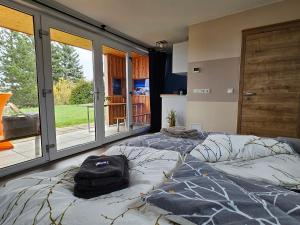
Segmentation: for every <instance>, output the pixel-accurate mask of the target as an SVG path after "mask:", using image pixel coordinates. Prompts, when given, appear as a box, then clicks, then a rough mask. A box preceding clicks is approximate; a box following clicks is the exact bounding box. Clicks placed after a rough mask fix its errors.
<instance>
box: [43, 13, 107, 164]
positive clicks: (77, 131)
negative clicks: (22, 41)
mask: <svg viewBox="0 0 300 225" xmlns="http://www.w3.org/2000/svg"><path fill="white" fill-rule="evenodd" d="M42 28H43V46H44V58H46V59H47V61H48V62H49V64H48V65H47V66H46V67H47V71H45V73H46V77H47V80H46V86H47V87H48V89H47V91H46V92H47V94H48V96H49V106H50V110H49V116H48V122H49V124H50V126H49V130H51V131H50V138H49V142H50V143H49V146H50V150H51V151H50V157H51V158H52V159H54V158H59V157H62V156H66V155H70V154H72V153H75V152H80V151H84V150H86V149H90V148H93V147H96V146H99V145H101V134H100V133H99V131H100V129H99V126H97V124H100V123H96V121H97V120H98V117H99V118H100V117H101V116H100V115H101V114H102V112H101V109H100V107H99V106H100V96H99V91H98V87H99V86H100V84H99V81H100V79H97V77H99V76H100V75H99V72H98V73H95V72H96V71H95V68H96V67H95V66H94V63H93V62H94V58H95V56H96V55H95V54H94V53H93V52H94V48H95V46H97V45H98V44H97V36H96V35H94V34H92V33H89V32H86V31H85V30H83V29H80V28H77V27H75V26H72V25H71V24H67V23H64V22H62V21H59V20H56V19H52V18H48V17H44V18H43V20H42ZM97 106H98V107H97Z"/></svg>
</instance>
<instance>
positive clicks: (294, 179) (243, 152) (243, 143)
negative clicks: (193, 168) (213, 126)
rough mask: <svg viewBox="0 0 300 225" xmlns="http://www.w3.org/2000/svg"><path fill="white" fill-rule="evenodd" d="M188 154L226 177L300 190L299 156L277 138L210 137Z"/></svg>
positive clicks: (245, 136) (244, 136)
mask: <svg viewBox="0 0 300 225" xmlns="http://www.w3.org/2000/svg"><path fill="white" fill-rule="evenodd" d="M191 155H193V156H195V157H196V158H198V159H199V160H201V161H205V162H209V163H210V165H211V166H212V167H214V168H215V169H218V170H220V171H222V172H225V173H227V174H231V175H235V176H239V177H243V178H250V179H255V180H259V181H265V182H269V183H272V184H276V185H280V186H283V187H285V188H288V189H298V190H299V189H300V166H299V165H300V155H299V154H298V153H297V152H295V151H294V150H293V149H292V148H291V147H290V146H289V145H288V144H286V143H284V142H280V141H277V140H276V139H272V138H261V137H256V136H249V135H210V136H208V138H207V139H206V140H205V141H204V142H203V143H202V144H199V145H198V146H197V147H196V148H195V149H194V150H193V151H192V152H191Z"/></svg>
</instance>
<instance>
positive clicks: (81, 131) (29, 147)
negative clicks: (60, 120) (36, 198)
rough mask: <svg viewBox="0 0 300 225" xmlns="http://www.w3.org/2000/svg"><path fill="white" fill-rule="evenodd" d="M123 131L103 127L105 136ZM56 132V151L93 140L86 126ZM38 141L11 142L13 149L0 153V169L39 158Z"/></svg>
mask: <svg viewBox="0 0 300 225" xmlns="http://www.w3.org/2000/svg"><path fill="white" fill-rule="evenodd" d="M124 131H125V126H124V125H120V130H119V132H118V131H117V127H116V126H107V127H105V135H106V136H110V135H114V134H118V133H121V132H124ZM56 132H57V149H65V148H68V147H71V146H76V145H79V144H84V143H88V142H92V141H94V140H95V130H94V128H93V127H92V128H91V129H90V131H89V130H88V129H87V125H78V126H72V127H65V128H57V130H56ZM40 141H41V139H40V136H37V137H31V138H23V139H20V140H16V141H11V142H12V143H13V145H14V148H13V149H11V150H5V151H0V168H4V167H7V166H11V165H14V164H18V163H20V162H24V161H28V160H31V159H35V158H38V157H40V156H41V148H40V146H41V144H40Z"/></svg>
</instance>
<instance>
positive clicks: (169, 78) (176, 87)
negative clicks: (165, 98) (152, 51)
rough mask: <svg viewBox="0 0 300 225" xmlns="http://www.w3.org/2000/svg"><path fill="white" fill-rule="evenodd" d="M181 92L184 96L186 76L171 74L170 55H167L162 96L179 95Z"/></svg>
mask: <svg viewBox="0 0 300 225" xmlns="http://www.w3.org/2000/svg"><path fill="white" fill-rule="evenodd" d="M180 90H182V91H183V93H184V94H186V90H187V75H186V74H185V75H177V74H174V73H172V54H168V55H167V62H166V74H165V79H164V89H163V93H164V94H173V93H176V94H177V93H179V91H180Z"/></svg>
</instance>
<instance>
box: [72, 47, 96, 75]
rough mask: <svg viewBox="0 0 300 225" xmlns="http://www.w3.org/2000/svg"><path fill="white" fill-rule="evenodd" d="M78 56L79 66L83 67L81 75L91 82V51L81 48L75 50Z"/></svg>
mask: <svg viewBox="0 0 300 225" xmlns="http://www.w3.org/2000/svg"><path fill="white" fill-rule="evenodd" d="M75 49H76V51H77V53H78V55H79V62H80V65H81V66H82V67H83V68H82V69H83V74H84V77H85V78H86V79H87V80H89V81H93V53H92V51H89V50H86V49H82V48H75Z"/></svg>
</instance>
